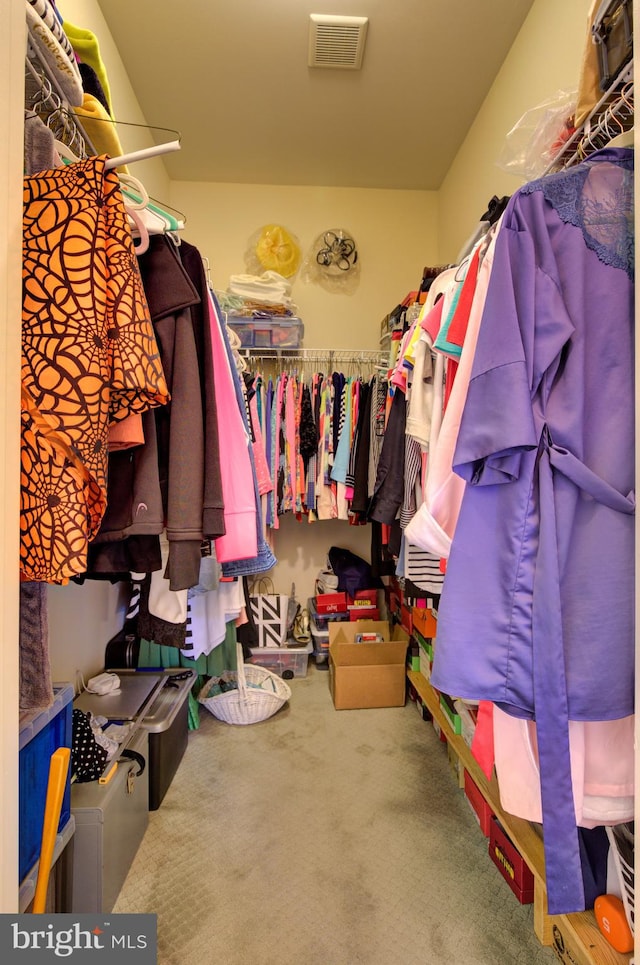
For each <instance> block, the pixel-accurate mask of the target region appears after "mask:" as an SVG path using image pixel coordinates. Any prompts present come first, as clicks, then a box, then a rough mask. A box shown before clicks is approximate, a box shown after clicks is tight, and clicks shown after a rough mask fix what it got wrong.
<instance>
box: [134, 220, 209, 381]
mask: <svg viewBox="0 0 640 965" xmlns="http://www.w3.org/2000/svg"><path fill="white" fill-rule="evenodd" d="M138 264H139V266H140V274H141V275H142V281H143V284H144V293H145V295H146V298H147V304H148V305H149V312H150V314H151V318H152V320H153V321H154V322H158V321H160V319H161V318H165V317H166V316H167V315H176V314H177V313H178V312H180V311H182V309H184V308H189V307H190V306H191V305H197V304H198V303H199V302H200V295H199V294H198V292H197V289H196V287H195V285H194V284H193V282H192V281H191V279H190V277H189V275H188V274H187V272H186V270H185V268H184V266H183V265H182V262H181V261H180V258H179V256H178V253H177V251H176V246H175V245H174V243H173V241H171V240H170V239H169V238H166V237H165V235H152V236H151V237H150V238H149V247H148V248H147V250H146V251H145V252H144V254H142V255H139V257H138ZM166 375H167V373H166V371H165V376H166Z"/></svg>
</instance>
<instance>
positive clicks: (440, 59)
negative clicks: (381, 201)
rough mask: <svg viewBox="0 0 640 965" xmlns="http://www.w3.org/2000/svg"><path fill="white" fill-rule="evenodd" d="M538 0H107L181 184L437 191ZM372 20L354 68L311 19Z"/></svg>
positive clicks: (133, 76)
mask: <svg viewBox="0 0 640 965" xmlns="http://www.w3.org/2000/svg"><path fill="white" fill-rule="evenodd" d="M532 3H533V0H349V2H346V0H182V2H180V0H171V2H167V0H164V2H158V0H135V2H131V0H100V6H101V9H102V12H103V14H104V17H105V19H106V21H107V23H108V25H109V28H110V30H111V32H112V34H113V37H114V39H115V42H116V44H117V46H118V48H119V51H120V54H121V56H122V59H123V61H124V64H125V68H126V70H127V72H128V74H129V78H130V80H131V82H132V85H133V87H134V90H135V91H136V94H137V96H138V100H139V101H140V104H141V107H142V109H143V112H144V114H145V116H146V118H147V120H148V122H149V123H150V124H158V125H161V126H162V127H170V128H175V129H177V130H178V131H179V132H180V134H181V145H182V147H181V150H180V151H179V152H177V153H176V154H171V155H167V156H166V157H165V159H164V160H165V164H166V167H167V170H168V172H169V175H170V177H171V178H173V179H175V180H187V181H221V182H228V181H230V182H238V183H258V184H260V183H261V184H298V185H326V186H344V187H366V188H400V189H419V190H429V189H431V190H435V189H437V188H438V187H439V185H440V183H441V181H442V179H443V177H444V175H445V174H446V172H447V170H448V168H449V166H450V164H451V162H452V161H453V158H454V157H455V154H456V151H457V149H458V147H459V146H460V144H461V143H462V141H463V139H464V137H465V134H466V132H467V130H468V129H469V127H470V125H471V123H472V121H473V118H474V117H475V115H476V113H477V111H478V109H479V107H480V105H481V104H482V101H483V100H484V97H485V96H486V94H487V92H488V90H489V88H490V87H491V84H492V82H493V80H494V78H495V76H496V74H497V73H498V71H499V69H500V65H501V64H502V62H503V61H504V59H505V57H506V55H507V53H508V51H509V48H510V47H511V44H512V43H513V40H514V39H515V37H516V35H517V33H518V30H519V29H520V27H521V25H522V23H523V21H524V19H525V17H526V15H527V13H528V11H529V8H530V7H531V6H532ZM311 13H320V14H340V15H349V16H358V17H361V16H365V17H368V18H369V25H368V35H367V41H366V49H365V54H364V61H363V65H362V69H361V70H360V71H355V70H331V69H319V68H310V67H308V66H307V55H308V37H309V15H310V14H311Z"/></svg>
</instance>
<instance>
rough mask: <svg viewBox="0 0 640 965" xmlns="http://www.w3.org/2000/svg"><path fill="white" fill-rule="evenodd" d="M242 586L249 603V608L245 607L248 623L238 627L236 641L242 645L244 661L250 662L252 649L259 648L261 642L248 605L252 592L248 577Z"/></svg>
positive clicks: (243, 580) (244, 577)
mask: <svg viewBox="0 0 640 965" xmlns="http://www.w3.org/2000/svg"><path fill="white" fill-rule="evenodd" d="M242 585H243V587H244V598H245V600H246V601H247V606H245V612H246V614H247V622H246V623H243V624H241V625H240V626H239V627H236V639H237V641H238V643H240V644H242V655H243V657H244V659H245V660H249V659H250V658H251V647H257V646H258V645H259V643H260V641H259V638H258V628H257V626H256V622H255V620H254V618H253V610H252V609H251V607H250V606H249V605H248V601H249V596H250V591H249V582H248V579H247V577H246V576H243V577H242Z"/></svg>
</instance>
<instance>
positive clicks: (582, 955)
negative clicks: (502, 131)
mask: <svg viewBox="0 0 640 965" xmlns="http://www.w3.org/2000/svg"><path fill="white" fill-rule="evenodd" d="M633 126H634V82H633V60H631V61H630V62H628V63H627V64H626V65H624V66H623V67H622V68H621V69H620V70H619V71H618V73H617V75H616V76H615V78H614V79H613V81H612V83H611V84H610V85H609V86H608V88H607V89H606V91H604V92H603V94H602V97H601V98H600V100H599V101H598V103H597V104H596V105H595V107H594V108H593V110H592V111H591V113H590V114H589V116H588V117H587V118H586V120H585V121H584V122H583V123H582V124H581V125H580V127H579V128H577V129H576V131H575V132H574V133H573V134H572V135H571V137H570V138H569V139H568V140H567V141H566V142H565V143H564V145H563V146H562V149H561V150H560V151H559V153H558V154H557V155H556V156H555V157H554V159H553V161H551V163H550V164H549V165H548V167H547V169H546V170H545V172H544V173H545V174H548V173H552V172H554V171H558V170H560V169H562V168H566V167H569V166H571V165H573V164H579V163H580V162H581V161H584V160H585V159H586V158H587V157H588V156H589V155H590V154H592V153H593V152H595V151H597V150H600V149H601V148H603V147H605V146H606V144H608V143H609V142H610V141H612V140H614V138H616V137H617V136H618V135H620V134H627V133H629V132H631V131H632V129H633ZM407 678H408V681H409V683H410V684H411V686H412V687H413V689H414V691H415V692H416V693H417V695H418V697H419V698H420V700H421V701H422V703H423V704H424V706H425V707H426V708H427V710H428V711H429V713H430V714H431V716H432V717H433V720H434V721H435V722H436V723H437V724H438V726H439V728H440V730H441V731H442V733H443V734H444V736H445V737H446V739H447V744H448V746H449V747H450V748H451V750H452V752H453V753H454V754H455V756H456V757H457V760H458V762H459V767H461V768H464V770H465V771H467V773H468V774H469V776H470V777H471V778H472V779H473V780H474V782H475V783H476V785H477V787H478V788H479V790H480V792H481V794H482V796H483V797H484V799H485V801H486V802H487V804H488V805H489V807H490V808H491V810H492V811H493V813H494V814H495V815H496V817H497V818H498V820H499V821H500V823H501V824H502V826H503V827H504V829H505V831H506V833H507V834H508V836H509V837H510V838H511V840H512V841H513V843H514V844H515V846H516V847H517V849H518V850H519V851H520V853H521V854H522V856H523V858H524V860H525V861H526V863H527V865H528V866H529V868H530V869H531V871H532V873H533V877H534V901H533V927H534V931H535V934H536V936H537V937H538V939H539V940H540V942H541V943H542V944H543V945H548V946H551V947H552V948H553V950H554V952H555V953H556V955H557V957H558V959H559V960H560V961H561V962H564V963H566V965H630V963H631V962H632V961H633V954H632V953H629V954H621V953H620V952H617V951H616V950H615V949H614V948H613V947H612V946H611V945H610V944H609V943H608V942H607V940H606V939H605V938H604V936H603V935H602V933H601V931H600V929H599V928H598V925H597V922H596V919H595V915H594V913H593V911H584V912H579V913H575V914H566V915H549V914H548V912H547V895H546V883H545V866H544V845H543V838H542V828H541V826H539V825H534V824H531V823H530V822H528V821H525V820H523V819H522V818H518V817H515V816H514V815H512V814H508V813H506V812H505V811H503V809H502V807H501V804H500V792H499V788H498V783H497V780H496V777H495V773H494V775H493V776H492V779H491V780H488V779H487V777H486V775H485V773H484V771H483V770H482V769H481V768H480V766H479V765H478V763H477V762H476V760H475V758H474V757H473V756H472V754H471V750H470V748H469V747H468V745H467V744H466V742H465V740H464V739H463V737H462V736H461V735H459V734H455V733H454V732H453V729H452V727H451V724H450V722H449V720H448V718H447V717H446V715H445V714H444V713H443V711H442V710H441V707H440V699H439V695H438V693H437V691H436V690H435V689H434V688H433V687H432V686H431V684H430V683H429V681H428V680H427V679H426V677H425V676H424V675H423V674H422V673H420V672H419V671H414V670H408V671H407Z"/></svg>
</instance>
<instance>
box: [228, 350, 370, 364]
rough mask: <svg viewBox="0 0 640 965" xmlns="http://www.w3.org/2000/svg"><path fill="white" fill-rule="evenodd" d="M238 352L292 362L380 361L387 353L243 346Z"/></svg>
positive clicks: (246, 356) (260, 357)
mask: <svg viewBox="0 0 640 965" xmlns="http://www.w3.org/2000/svg"><path fill="white" fill-rule="evenodd" d="M240 353H241V354H242V355H243V356H244V357H245V358H250V359H256V358H258V359H280V358H282V359H285V360H286V361H293V362H324V361H329V360H331V361H335V362H382V361H386V359H387V353H386V352H380V351H376V350H373V351H369V350H364V349H356V350H353V349H300V348H289V349H288V348H243V349H240Z"/></svg>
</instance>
